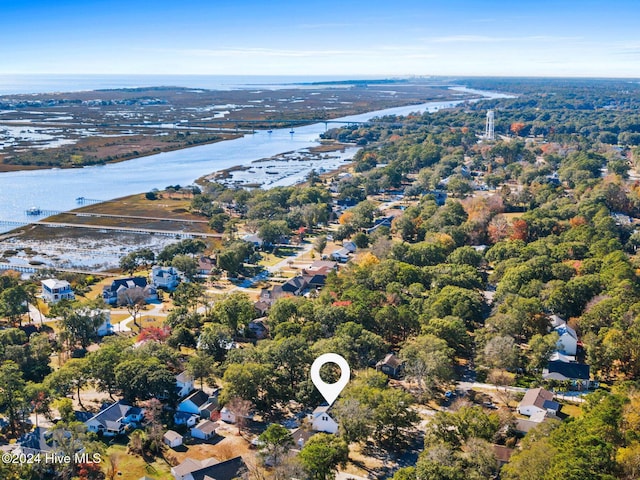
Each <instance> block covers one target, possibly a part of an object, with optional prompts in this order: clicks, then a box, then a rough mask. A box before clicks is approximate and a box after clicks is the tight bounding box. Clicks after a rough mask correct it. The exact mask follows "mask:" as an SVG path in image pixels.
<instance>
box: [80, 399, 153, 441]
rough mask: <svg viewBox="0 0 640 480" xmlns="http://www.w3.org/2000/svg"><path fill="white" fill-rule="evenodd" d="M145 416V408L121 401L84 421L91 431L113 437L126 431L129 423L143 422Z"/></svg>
mask: <svg viewBox="0 0 640 480" xmlns="http://www.w3.org/2000/svg"><path fill="white" fill-rule="evenodd" d="M143 418H144V410H143V409H141V408H139V407H132V406H131V405H127V404H126V403H124V402H122V401H119V402H116V403H113V404H111V405H109V406H108V407H106V408H104V409H102V410H101V411H100V412H98V413H97V414H95V415H94V416H93V417H91V418H90V419H89V420H87V421H86V422H84V423H85V425H86V426H87V430H89V431H90V432H94V433H102V434H103V435H104V436H105V437H113V436H116V435H119V434H121V433H124V431H125V427H126V426H127V425H130V424H134V423H138V422H141V421H142V419H143Z"/></svg>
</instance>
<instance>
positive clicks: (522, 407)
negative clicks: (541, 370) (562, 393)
mask: <svg viewBox="0 0 640 480" xmlns="http://www.w3.org/2000/svg"><path fill="white" fill-rule="evenodd" d="M553 397H554V395H553V393H552V392H550V391H548V390H545V389H544V388H531V389H529V390H527V393H525V394H524V397H523V398H522V400H521V401H520V403H519V404H518V413H520V414H521V415H525V416H527V417H531V416H533V415H534V414H538V415H540V414H542V417H543V418H544V416H546V414H547V413H548V414H550V415H556V414H557V413H558V410H560V404H559V403H558V402H555V401H554V400H553Z"/></svg>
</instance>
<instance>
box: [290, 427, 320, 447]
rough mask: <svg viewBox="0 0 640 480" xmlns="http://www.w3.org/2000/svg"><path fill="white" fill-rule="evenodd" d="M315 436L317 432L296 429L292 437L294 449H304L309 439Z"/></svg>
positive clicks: (300, 428)
mask: <svg viewBox="0 0 640 480" xmlns="http://www.w3.org/2000/svg"><path fill="white" fill-rule="evenodd" d="M315 434H316V432H314V431H312V430H307V429H305V428H302V427H299V428H296V429H295V430H294V431H293V432H291V436H292V437H293V445H294V447H293V448H294V449H295V450H302V447H304V446H305V445H306V443H307V442H308V441H309V439H310V438H311V437H313V436H314V435H315Z"/></svg>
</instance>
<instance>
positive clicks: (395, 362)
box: [376, 353, 402, 369]
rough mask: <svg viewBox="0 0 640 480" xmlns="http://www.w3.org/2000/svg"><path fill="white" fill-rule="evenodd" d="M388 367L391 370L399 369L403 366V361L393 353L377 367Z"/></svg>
mask: <svg viewBox="0 0 640 480" xmlns="http://www.w3.org/2000/svg"><path fill="white" fill-rule="evenodd" d="M382 365H388V366H389V367H391V368H394V369H395V368H398V367H401V366H402V360H400V359H399V358H398V357H396V356H395V354H393V353H389V354H387V356H386V357H384V359H383V360H380V361H379V362H378V363H377V364H376V366H382Z"/></svg>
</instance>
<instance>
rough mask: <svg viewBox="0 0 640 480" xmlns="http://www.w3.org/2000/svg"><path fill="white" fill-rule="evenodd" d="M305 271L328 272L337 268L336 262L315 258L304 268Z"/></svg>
mask: <svg viewBox="0 0 640 480" xmlns="http://www.w3.org/2000/svg"><path fill="white" fill-rule="evenodd" d="M305 270H306V271H307V273H318V272H320V271H322V272H326V273H329V271H331V270H338V262H332V261H329V260H316V261H314V262H313V263H312V264H311V265H309V266H308V267H307V268H306V269H305Z"/></svg>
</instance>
